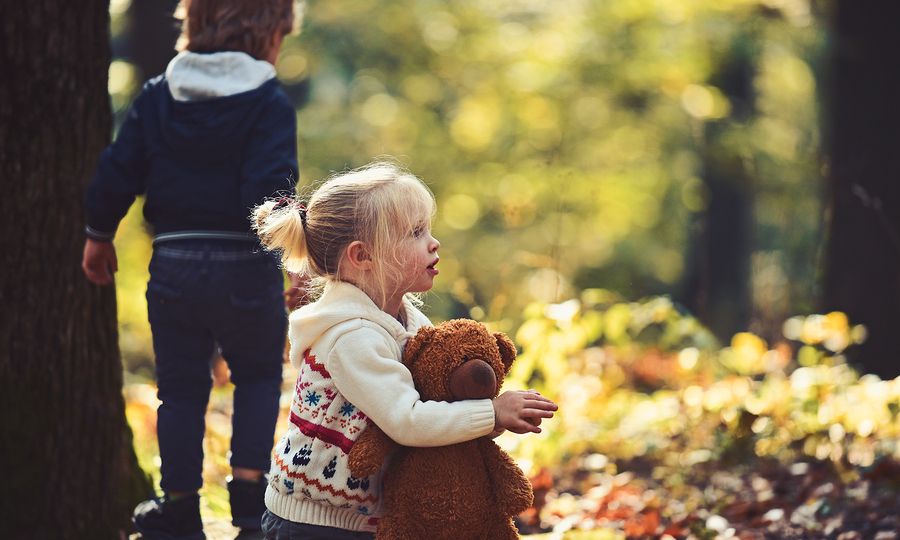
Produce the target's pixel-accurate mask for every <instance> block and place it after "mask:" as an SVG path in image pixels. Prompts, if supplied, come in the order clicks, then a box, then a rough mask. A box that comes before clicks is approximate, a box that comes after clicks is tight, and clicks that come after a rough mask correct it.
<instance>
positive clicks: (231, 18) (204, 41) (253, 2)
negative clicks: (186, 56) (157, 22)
mask: <svg viewBox="0 0 900 540" xmlns="http://www.w3.org/2000/svg"><path fill="white" fill-rule="evenodd" d="M295 3H296V0H181V1H180V2H179V3H178V8H176V10H175V18H177V19H181V21H182V24H181V37H180V38H178V43H177V44H176V46H175V48H176V49H178V50H179V51H184V50H188V51H191V52H220V51H241V52H245V53H247V54H249V55H250V56H252V57H253V58H256V59H257V60H265V59H266V55H267V54H268V52H269V49H270V48H271V45H272V37H273V36H274V35H275V34H276V33H277V32H281V33H282V34H289V33H291V32H292V31H293V30H294V29H295V28H296V27H297V26H299V25H298V24H297V23H298V22H299V21H295V16H296V17H297V18H298V19H299V14H298V15H295V13H294V11H295V10H294V6H295Z"/></svg>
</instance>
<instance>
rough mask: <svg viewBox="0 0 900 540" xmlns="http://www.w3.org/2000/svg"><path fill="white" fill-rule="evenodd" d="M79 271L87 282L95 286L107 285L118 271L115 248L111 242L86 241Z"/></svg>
mask: <svg viewBox="0 0 900 540" xmlns="http://www.w3.org/2000/svg"><path fill="white" fill-rule="evenodd" d="M81 269H82V270H84V275H85V276H86V277H87V278H88V281H90V282H91V283H94V284H95V285H109V284H110V283H112V279H113V274H114V273H115V272H117V271H118V270H119V262H118V259H117V258H116V248H115V247H114V246H113V243H112V242H100V241H97V240H92V239H90V238H88V239H87V241H85V243H84V255H83V257H82V259H81Z"/></svg>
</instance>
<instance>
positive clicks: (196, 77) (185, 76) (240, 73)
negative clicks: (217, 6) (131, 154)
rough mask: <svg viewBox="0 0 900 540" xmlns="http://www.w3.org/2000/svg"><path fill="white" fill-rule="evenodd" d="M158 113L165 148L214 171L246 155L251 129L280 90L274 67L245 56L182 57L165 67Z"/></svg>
mask: <svg viewBox="0 0 900 540" xmlns="http://www.w3.org/2000/svg"><path fill="white" fill-rule="evenodd" d="M160 80H161V82H164V83H165V84H164V86H163V87H161V88H160V89H161V90H163V89H165V88H167V89H168V91H167V92H165V94H166V95H165V98H164V99H160V100H158V101H157V102H156V106H157V111H156V113H155V114H154V116H155V118H157V119H158V122H159V125H160V132H161V135H162V137H163V140H164V142H165V144H166V145H167V147H168V148H169V149H171V151H172V153H173V155H174V156H176V157H177V158H178V159H181V160H185V161H186V162H191V163H194V164H195V166H196V165H197V164H201V165H204V166H213V165H212V164H216V163H221V162H224V161H228V160H230V159H233V158H234V156H239V155H241V154H242V150H243V147H244V144H245V142H246V141H247V139H248V136H249V130H250V129H251V126H255V125H256V123H257V120H256V119H257V118H258V115H259V112H260V110H261V108H262V107H264V106H266V104H267V103H268V102H269V101H271V100H272V98H273V97H274V96H275V95H276V92H278V91H279V89H278V79H276V78H275V68H274V67H273V66H272V65H271V64H269V63H268V62H263V61H261V60H255V59H254V58H253V57H251V56H250V55H248V54H245V53H242V52H218V53H209V54H206V53H204V54H201V53H192V52H182V53H180V54H179V55H178V56H176V57H175V58H174V59H173V60H172V61H171V62H170V63H169V67H168V68H166V74H165V76H164V77H162V78H161V79H160Z"/></svg>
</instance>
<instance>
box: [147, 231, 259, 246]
mask: <svg viewBox="0 0 900 540" xmlns="http://www.w3.org/2000/svg"><path fill="white" fill-rule="evenodd" d="M173 240H236V241H239V242H252V243H254V244H255V243H256V242H258V241H259V240H258V239H257V237H256V235H255V234H253V233H249V232H237V231H173V232H167V233H162V234H157V235H156V236H154V237H153V245H154V246H155V245H157V244H161V243H163V242H171V241H173Z"/></svg>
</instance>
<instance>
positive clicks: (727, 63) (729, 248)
mask: <svg viewBox="0 0 900 540" xmlns="http://www.w3.org/2000/svg"><path fill="white" fill-rule="evenodd" d="M754 47H755V37H754V35H753V34H752V32H748V33H747V34H741V35H739V36H737V37H736V38H734V40H733V41H732V43H731V44H730V46H729V48H728V50H727V52H726V54H724V55H723V57H722V58H720V59H719V61H718V68H717V69H716V70H715V72H714V73H713V74H712V76H711V77H710V83H711V84H712V85H714V86H716V87H718V88H719V89H720V90H721V91H722V93H724V94H725V95H726V96H727V97H728V99H729V102H730V103H731V104H732V109H731V114H730V116H729V117H728V118H725V119H722V120H718V121H712V122H708V123H707V125H706V126H704V129H705V132H704V137H703V141H702V142H703V148H702V149H701V151H700V155H701V157H702V159H703V182H704V184H705V185H706V188H707V193H708V194H709V204H708V206H707V208H706V211H705V212H704V213H703V215H701V216H700V217H699V220H698V222H697V223H696V224H695V225H694V227H693V231H692V237H693V238H692V241H691V246H690V248H689V254H688V257H687V260H688V267H687V268H688V269H687V272H686V275H685V281H684V303H685V304H686V305H687V307H688V309H690V310H691V312H692V313H694V314H695V315H696V316H697V318H698V319H700V320H701V321H702V322H703V324H704V325H706V326H707V327H708V328H709V329H710V330H712V332H713V333H714V334H715V335H716V336H718V337H719V338H720V339H722V340H725V341H726V342H727V341H728V340H729V339H730V338H731V336H733V335H734V334H735V333H736V332H740V331H744V330H746V329H747V327H748V325H749V322H750V315H751V312H752V300H751V293H750V290H751V287H750V267H751V253H752V251H753V245H754V238H753V219H754V218H753V195H754V191H753V183H754V179H753V176H752V173H751V172H750V171H749V170H748V168H747V166H746V164H745V160H744V158H743V157H742V154H741V150H742V149H741V148H736V147H735V146H734V144H733V143H732V144H728V143H727V142H723V141H727V140H728V137H727V135H728V134H729V132H730V131H733V130H736V129H741V126H742V125H743V124H744V123H746V122H747V121H748V119H749V118H751V117H752V115H753V114H754V100H755V93H754V89H753V77H754V76H755V70H756V64H755V49H754Z"/></svg>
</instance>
